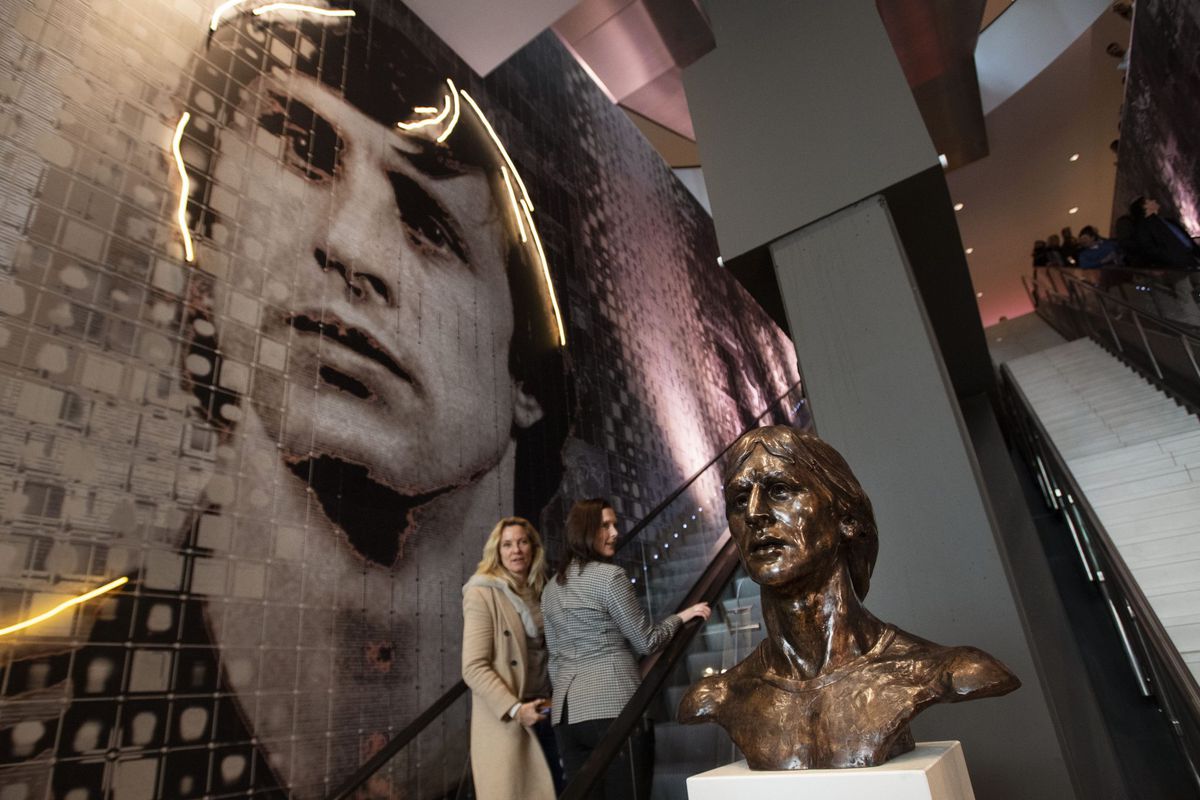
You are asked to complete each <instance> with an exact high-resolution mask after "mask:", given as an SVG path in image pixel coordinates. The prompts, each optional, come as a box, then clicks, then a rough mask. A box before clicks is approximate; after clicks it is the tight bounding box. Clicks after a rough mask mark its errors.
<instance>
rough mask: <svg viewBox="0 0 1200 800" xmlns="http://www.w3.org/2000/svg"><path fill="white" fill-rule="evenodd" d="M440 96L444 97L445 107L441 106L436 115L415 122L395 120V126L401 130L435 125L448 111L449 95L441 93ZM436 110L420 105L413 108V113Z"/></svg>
mask: <svg viewBox="0 0 1200 800" xmlns="http://www.w3.org/2000/svg"><path fill="white" fill-rule="evenodd" d="M442 97H443V98H444V99H445V102H446V107H445V108H443V109H442V111H441V113H440V114H438V115H437V116H436V117H432V118H430V119H421V120H417V121H416V122H397V123H396V127H397V128H399V129H400V130H402V131H415V130H417V129H418V128H424V127H425V126H427V125H437V124H438V123H440V122H441V121H442V120H444V119H445V118H446V115H448V114H449V113H450V103H451V101H450V95H448V94H447V95H442ZM436 112H437V109H436V108H429V106H421V107H420V108H414V109H413V113H416V114H428V113H436Z"/></svg>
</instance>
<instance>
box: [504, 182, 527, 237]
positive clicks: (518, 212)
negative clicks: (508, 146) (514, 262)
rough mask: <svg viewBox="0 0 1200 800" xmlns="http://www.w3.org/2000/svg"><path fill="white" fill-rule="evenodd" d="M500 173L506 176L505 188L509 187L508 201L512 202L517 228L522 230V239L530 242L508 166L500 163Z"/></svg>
mask: <svg viewBox="0 0 1200 800" xmlns="http://www.w3.org/2000/svg"><path fill="white" fill-rule="evenodd" d="M500 174H501V175H503V176H504V188H506V189H508V201H509V202H510V203H512V208H513V214H514V215H515V216H516V218H517V229H518V230H519V231H520V232H521V241H522V242H528V241H529V237H527V236H526V235H525V219H524V215H523V214H522V213H521V207H520V206H518V205H517V195H516V193H515V192H513V188H512V181H510V180H509V179H508V167H506V166H504V165H503V164H501V165H500Z"/></svg>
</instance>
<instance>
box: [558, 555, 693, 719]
mask: <svg viewBox="0 0 1200 800" xmlns="http://www.w3.org/2000/svg"><path fill="white" fill-rule="evenodd" d="M542 616H543V617H544V618H545V623H546V650H547V651H548V652H549V654H550V680H551V682H552V683H553V684H554V699H553V710H552V712H551V713H552V722H553V723H554V724H555V725H558V724H559V723H561V722H563V719H562V709H563V704H564V703H566V704H567V717H568V719H567V720H566V721H568V722H586V721H587V720H590V719H611V718H613V717H616V716H617V715H618V714H620V713H621V709H622V708H624V707H625V704H626V703H628V702H629V700H630V698H632V697H633V693H634V691H636V690H637V687H638V684H639V683H641V680H642V679H641V676H640V675H639V674H638V665H637V659H636V658H635V657H634V652H635V651H636V652H638V653H640V654H642V655H645V654H647V653H652V652H654V651H655V650H658V649H659V648H660V647H662V646H663V645H665V644H666V643H667V642H668V641H670V640H671V637H672V636H674V635H675V632H676V631H677V630H679V626H680V625H682V624H683V620H681V619H680V618H679V615H678V614H672V615H671V616H669V617H667V618H666V619H664V620H663V621H662V622H660V623H659V624H657V625H652V624H651V622H650V617H649V616H648V615H647V614H646V611H645V609H643V608H642V605H641V603H639V602H638V599H637V595H635V594H634V593H633V587H632V586H630V585H629V577H628V576H627V575H626V574H625V571H624V570H622V569H621V568H620V567H618V566H617V565H615V564H605V563H603V562H597V561H593V562H592V563H590V564H588V565H587V567H585V568H584V570H583V572H582V574H581V573H580V570H579V564H578V562H572V564H571V566H570V567H568V568H567V580H566V583H565V584H559V582H558V580H557V579H555V578H551V579H550V582H549V583H547V584H546V589H545V591H543V593H542Z"/></svg>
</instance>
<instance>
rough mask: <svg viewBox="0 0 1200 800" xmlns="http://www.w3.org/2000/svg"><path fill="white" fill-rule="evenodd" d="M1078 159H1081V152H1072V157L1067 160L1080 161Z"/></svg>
mask: <svg viewBox="0 0 1200 800" xmlns="http://www.w3.org/2000/svg"><path fill="white" fill-rule="evenodd" d="M1078 160H1079V153H1071V157H1070V158H1068V159H1067V161H1078Z"/></svg>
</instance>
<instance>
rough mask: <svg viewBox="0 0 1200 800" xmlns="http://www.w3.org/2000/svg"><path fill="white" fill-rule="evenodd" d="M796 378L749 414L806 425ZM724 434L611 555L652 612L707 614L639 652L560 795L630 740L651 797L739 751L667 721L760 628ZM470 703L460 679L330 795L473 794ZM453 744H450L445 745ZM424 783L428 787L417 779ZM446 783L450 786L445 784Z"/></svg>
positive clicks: (679, 791)
mask: <svg viewBox="0 0 1200 800" xmlns="http://www.w3.org/2000/svg"><path fill="white" fill-rule="evenodd" d="M807 420H808V414H807V409H806V408H805V401H804V397H803V392H802V389H801V387H800V383H799V382H797V383H796V384H794V385H792V386H791V387H789V388H788V390H787V391H786V392H784V394H782V395H781V396H780V397H778V398H777V399H776V400H775V401H774V402H772V403H771V404H770V405H769V406H768V407H767V408H766V409H765V410H764V411H763V412H762V413H761V414H760V415H759V416H758V417H757V418H755V420H754V421H753V423H752V424H751V425H750V426H748V427H750V428H754V427H758V426H760V425H769V424H790V425H799V426H802V427H803V426H806V425H807ZM732 444H733V442H729V443H728V445H727V446H726V447H725V448H724V449H723V450H722V451H721V452H720V453H718V454H716V455H715V456H714V457H713V458H712V459H711V460H710V461H709V462H708V463H707V464H706V465H704V467H703V468H701V469H700V470H699V471H698V472H696V473H695V474H694V475H693V476H692V477H691V478H689V479H688V480H686V481H685V482H684V483H683V484H681V485H680V486H679V487H678V488H677V489H675V490H674V491H672V492H671V493H670V494H669V495H668V496H667V497H666V498H664V499H663V500H662V501H661V502H660V503H659V504H658V505H657V506H656V507H655V508H654V509H652V510H651V511H650V513H648V514H647V515H646V516H645V517H644V518H643V519H642V520H640V521H639V522H637V523H636V524H635V525H634V526H633V527H632V528H631V529H630V530H629V531H628V532H627V533H626V534H624V535H623V536H622V537H621V539H620V540H619V542H618V544H617V547H618V552H617V555H616V557H615V558H614V561H615V562H616V563H618V564H620V565H621V566H622V567H624V568H625V570H626V572H627V574H628V575H629V578H630V582H631V583H632V584H633V586H634V587H635V590H636V591H637V593H638V595H639V596H640V599H641V601H642V602H643V604H644V605H645V607H646V609H647V610H648V611H649V613H650V616H651V617H652V618H653V619H656V620H657V619H662V618H663V617H664V616H666V615H667V614H669V613H671V612H673V611H676V610H679V609H682V608H685V607H687V606H689V605H692V604H694V603H697V602H708V603H710V604H711V605H712V606H713V610H714V613H713V615H712V617H711V618H710V620H709V621H708V622H707V623H704V624H702V623H701V622H700V621H693V622H690V623H688V624H686V625H685V626H684V627H683V628H682V629H681V630H680V632H679V633H678V634H677V635H676V636H675V637H674V638H673V639H672V641H671V642H670V643H669V644H668V645H667V646H666V647H665V648H664V649H663V650H661V651H659V652H657V653H654V654H652V655H650V656H647V657H646V658H644V659H643V660H642V663H641V671H642V674H643V676H644V677H643V682H642V685H641V686H640V687H639V689H638V691H637V692H636V693H635V695H634V697H633V699H632V700H630V702H629V703H628V705H627V706H626V708H625V710H624V711H623V712H622V713H621V715H620V716H619V717H618V718H617V719H616V720H615V721H614V722H613V724H612V726H610V728H609V730H608V732H607V734H606V735H605V737H604V740H603V741H602V742H601V744H600V745H599V746H598V747H597V748H596V749H595V750H594V751H593V752H592V756H591V757H590V758H589V760H588V762H587V764H586V765H585V766H584V767H583V769H581V770H580V772H579V774H578V775H577V776H576V777H575V780H574V781H572V782H571V783H570V784H569V785H568V786H567V787H566V789H565V790H564V792H563V794H562V795H561V797H563V798H584V797H586V796H587V794H588V792H589V791H590V790H591V787H592V785H593V784H594V783H595V781H596V780H597V778H598V777H599V776H600V775H602V774H603V772H604V770H605V769H606V768H607V766H608V764H609V763H610V762H611V761H612V760H613V759H614V758H619V757H621V754H622V750H623V749H625V750H626V752H628V748H630V747H632V746H633V744H632V743H631V737H632V736H633V735H634V734H638V737H637V740H636V741H637V742H638V743H639V746H644V743H646V742H651V741H652V742H654V743H655V745H654V747H655V765H654V783H653V788H652V792H651V796H652V797H653V798H654V799H655V800H675V799H676V798H684V797H686V788H685V779H686V777H687V776H688V775H693V774H695V773H697V772H702V771H704V770H707V769H712V768H713V767H716V766H720V765H722V764H726V763H729V762H731V761H734V760H736V759H737V758H739V757H740V756H738V754H737V751H736V749H735V748H734V746H733V743H732V742H731V741H730V740H729V738H728V736H727V735H726V734H725V732H724V730H722V729H721V728H720V727H719V726H716V725H704V726H698V727H689V728H687V729H686V730H685V729H683V727H682V726H680V725H679V724H678V723H676V722H675V721H674V718H675V709H676V708H677V707H678V705H679V700H680V698H681V697H682V696H683V693H684V692H685V691H686V689H687V686H688V685H690V684H691V683H692V682H693V681H695V680H697V679H699V678H700V677H703V676H704V675H711V674H713V673H714V672H715V671H721V670H725V669H728V668H729V667H732V666H733V665H734V664H736V663H737V662H738V661H740V660H741V659H742V658H744V657H745V656H746V655H747V654H748V653H749V652H750V651H751V650H753V649H754V647H756V646H757V645H758V643H759V641H760V640H761V638H762V635H763V624H762V612H761V609H760V606H759V604H758V592H757V588H758V587H757V586H756V585H755V584H753V583H752V582H751V581H749V579H747V578H745V577H744V575H743V574H741V569H740V565H739V562H738V557H737V550H736V548H735V547H734V545H733V542H732V540H731V539H730V537H729V530H728V527H727V526H726V524H725V515H724V503H723V502H722V500H721V497H722V486H721V473H722V470H723V467H724V456H725V453H726V452H727V451H728V448H729V446H732ZM469 703H470V700H469V692H468V691H467V687H466V684H464V683H463V682H462V681H461V680H460V681H459V682H458V683H456V684H455V685H454V686H452V687H451V688H450V689H449V690H448V691H446V692H445V693H444V694H443V695H442V696H441V697H439V698H438V699H437V700H436V701H434V702H433V703H431V704H430V705H429V706H428V707H427V708H426V709H425V710H424V711H422V712H421V713H420V714H419V715H417V716H416V717H415V718H414V719H413V720H412V721H411V722H410V723H409V724H408V725H406V726H405V727H404V728H403V729H402V730H400V731H399V732H397V733H396V734H395V735H394V736H392V737H391V739H390V740H388V741H387V742H378V743H377V745H378V746H377V748H374V752H373V753H364V756H367V755H369V756H370V757H369V758H366V759H365V760H364V763H363V764H362V766H361V767H360V768H359V769H358V770H357V771H356V772H355V773H354V774H353V775H351V776H350V777H349V778H347V779H346V780H345V781H344V782H343V783H342V784H341V785H340V786H339V787H338V789H337V790H336V791H334V792H333V793H331V794H330V795H329V799H330V800H349V798H353V797H361V796H369V797H377V796H383V797H386V796H390V788H391V787H392V786H398V785H403V786H408V787H413V788H415V792H416V796H418V797H422V798H425V797H429V798H438V797H443V798H451V797H453V798H469V797H473V796H474V792H473V789H472V778H471V775H470V769H469V758H468V757H467V753H466V748H465V746H463V744H464V743H462V742H461V741H456V740H457V739H460V738H461V737H462V736H463V729H462V728H461V724H460V721H461V719H462V718H464V717H465V713H466V709H467V708H468V706H469ZM447 753H450V754H461V757H456V755H452V756H447V755H445V754H447ZM423 787H428V789H427V790H425V791H423ZM444 787H453V788H452V789H451V790H450V791H449V792H446V791H444Z"/></svg>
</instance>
